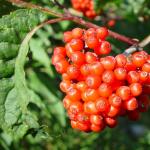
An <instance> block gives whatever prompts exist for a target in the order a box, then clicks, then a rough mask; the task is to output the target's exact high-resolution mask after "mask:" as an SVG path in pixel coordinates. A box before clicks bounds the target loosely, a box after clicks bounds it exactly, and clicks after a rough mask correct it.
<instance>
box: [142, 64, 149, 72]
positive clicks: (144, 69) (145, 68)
mask: <svg viewBox="0 0 150 150" xmlns="http://www.w3.org/2000/svg"><path fill="white" fill-rule="evenodd" d="M142 70H143V71H145V72H148V73H150V63H145V64H144V65H143V67H142Z"/></svg>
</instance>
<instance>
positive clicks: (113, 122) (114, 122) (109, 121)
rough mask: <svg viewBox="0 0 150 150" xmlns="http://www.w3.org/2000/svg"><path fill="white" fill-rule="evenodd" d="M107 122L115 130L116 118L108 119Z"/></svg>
mask: <svg viewBox="0 0 150 150" xmlns="http://www.w3.org/2000/svg"><path fill="white" fill-rule="evenodd" d="M105 122H106V124H107V126H109V127H110V128H114V127H116V125H117V120H116V119H115V118H111V117H107V118H105Z"/></svg>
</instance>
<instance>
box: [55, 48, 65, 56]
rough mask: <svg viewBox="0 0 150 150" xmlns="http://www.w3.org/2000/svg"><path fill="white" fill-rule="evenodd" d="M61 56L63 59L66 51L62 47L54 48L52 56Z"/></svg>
mask: <svg viewBox="0 0 150 150" xmlns="http://www.w3.org/2000/svg"><path fill="white" fill-rule="evenodd" d="M59 54H61V55H63V56H64V57H65V56H66V49H65V48H64V47H55V48H54V55H55V56H56V55H59Z"/></svg>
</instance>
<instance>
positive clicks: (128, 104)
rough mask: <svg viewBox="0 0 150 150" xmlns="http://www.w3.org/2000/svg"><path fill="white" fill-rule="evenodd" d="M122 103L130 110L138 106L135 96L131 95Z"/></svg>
mask: <svg viewBox="0 0 150 150" xmlns="http://www.w3.org/2000/svg"><path fill="white" fill-rule="evenodd" d="M123 105H124V108H125V109H127V110H129V111H131V110H135V109H136V108H137V107H138V102H137V100H136V98H135V97H133V98H131V99H129V100H127V101H124V103H123Z"/></svg>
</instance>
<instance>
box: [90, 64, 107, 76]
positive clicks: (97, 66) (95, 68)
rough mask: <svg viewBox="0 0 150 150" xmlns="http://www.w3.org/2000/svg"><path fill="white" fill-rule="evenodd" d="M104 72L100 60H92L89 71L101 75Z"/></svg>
mask: <svg viewBox="0 0 150 150" xmlns="http://www.w3.org/2000/svg"><path fill="white" fill-rule="evenodd" d="M103 72H104V67H103V65H102V64H101V63H100V62H94V63H92V64H90V73H91V74H94V75H98V76H100V75H102V73H103Z"/></svg>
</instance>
